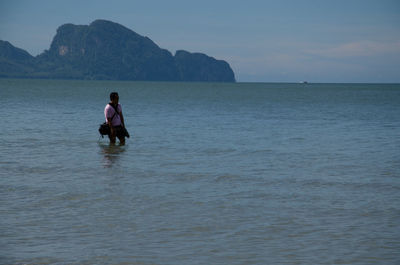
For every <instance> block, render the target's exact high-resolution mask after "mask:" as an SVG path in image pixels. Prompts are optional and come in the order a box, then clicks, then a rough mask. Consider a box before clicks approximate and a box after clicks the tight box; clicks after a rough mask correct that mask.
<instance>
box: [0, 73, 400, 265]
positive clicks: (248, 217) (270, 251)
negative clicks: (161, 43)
mask: <svg viewBox="0 0 400 265" xmlns="http://www.w3.org/2000/svg"><path fill="white" fill-rule="evenodd" d="M114 90H115V91H118V92H119V94H120V103H121V104H122V107H123V112H124V116H125V120H126V124H127V127H128V129H129V131H130V133H131V136H132V137H131V138H130V139H128V140H127V144H126V145H125V146H119V145H116V146H110V145H109V144H108V141H107V139H105V138H104V139H101V138H99V135H98V132H97V128H98V125H99V124H100V123H102V122H103V119H104V118H103V109H104V106H105V104H106V103H107V102H108V95H109V93H110V92H111V91H114ZM0 106H1V110H2V111H1V113H2V115H3V119H2V126H1V130H0V216H1V218H0V263H1V264H53V263H54V264H69V263H75V264H399V263H400V252H399V249H400V86H399V85H378V84H374V85H368V84H308V85H304V84H244V83H237V84H211V83H210V84H209V83H202V84H200V83H141V82H100V81H51V80H4V79H3V80H1V79H0Z"/></svg>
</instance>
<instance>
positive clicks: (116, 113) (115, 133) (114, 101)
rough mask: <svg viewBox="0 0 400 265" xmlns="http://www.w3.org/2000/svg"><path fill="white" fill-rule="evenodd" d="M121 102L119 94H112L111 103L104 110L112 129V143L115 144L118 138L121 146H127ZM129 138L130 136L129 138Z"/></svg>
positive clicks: (110, 136) (110, 135)
mask: <svg viewBox="0 0 400 265" xmlns="http://www.w3.org/2000/svg"><path fill="white" fill-rule="evenodd" d="M118 102H119V96H118V93H117V92H112V93H111V94H110V103H108V104H107V106H106V107H105V109H104V115H105V117H106V122H107V124H108V126H109V127H110V134H109V135H108V137H109V138H110V143H112V144H115V141H116V137H118V139H119V142H120V144H121V145H124V144H125V136H128V135H127V133H126V129H125V122H124V116H123V115H122V107H121V104H119V103H118ZM128 137H129V136H128Z"/></svg>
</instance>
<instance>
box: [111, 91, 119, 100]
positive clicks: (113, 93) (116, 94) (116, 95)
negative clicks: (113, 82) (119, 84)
mask: <svg viewBox="0 0 400 265" xmlns="http://www.w3.org/2000/svg"><path fill="white" fill-rule="evenodd" d="M116 97H118V93H117V92H112V93H111V94H110V100H113V99H114V98H116Z"/></svg>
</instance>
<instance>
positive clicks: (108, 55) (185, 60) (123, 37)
mask: <svg viewBox="0 0 400 265" xmlns="http://www.w3.org/2000/svg"><path fill="white" fill-rule="evenodd" d="M0 77H9V78H52V79H89V80H135V81H187V82H190V81H198V82H235V75H234V73H233V71H232V69H231V67H230V66H229V64H228V63H227V62H226V61H223V60H217V59H215V58H213V57H210V56H207V55H205V54H202V53H190V52H187V51H184V50H179V51H177V52H176V53H175V55H174V56H173V55H172V54H171V53H170V52H169V51H167V50H165V49H162V48H160V47H159V46H157V44H155V43H154V42H153V41H152V40H151V39H149V38H148V37H143V36H141V35H139V34H137V33H136V32H134V31H132V30H130V29H128V28H126V27H124V26H122V25H120V24H117V23H114V22H111V21H106V20H96V21H94V22H92V23H91V24H90V25H73V24H64V25H62V26H60V27H59V28H58V29H57V34H56V36H55V37H54V38H53V41H52V43H51V46H50V49H49V50H46V51H44V52H43V53H42V54H39V55H38V56H36V57H34V56H32V55H30V54H29V53H28V52H26V51H24V50H22V49H19V48H17V47H14V46H13V45H12V44H10V43H9V42H7V41H2V40H0Z"/></svg>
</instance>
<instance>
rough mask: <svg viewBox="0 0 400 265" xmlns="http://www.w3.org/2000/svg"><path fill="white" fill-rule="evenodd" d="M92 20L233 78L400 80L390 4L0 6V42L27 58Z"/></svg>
mask: <svg viewBox="0 0 400 265" xmlns="http://www.w3.org/2000/svg"><path fill="white" fill-rule="evenodd" d="M99 18H101V19H107V20H111V21H114V22H117V23H120V24H122V25H124V26H126V27H128V28H130V29H132V30H133V31H135V32H137V33H138V34H141V35H143V36H148V37H149V38H150V39H152V40H153V41H154V42H155V43H157V44H158V45H159V46H160V47H161V48H165V49H167V50H169V51H170V52H171V53H172V54H174V53H175V51H176V50H178V49H184V50H188V51H190V52H202V53H206V54H208V55H210V56H213V57H215V58H217V59H223V60H226V61H227V62H228V63H229V64H230V65H231V67H232V68H233V70H234V72H235V75H236V79H237V80H238V81H239V82H246V81H251V82H253V81H256V82H299V81H302V80H308V81H309V82H396V83H399V82H400V0H264V1H258V0H248V1H243V0H241V1H236V0H220V1H218V0H201V1H198V0H196V1H189V0H186V1H184V0H164V1H155V0H147V1H135V0H132V1H118V0H113V1H109V0H108V1H106V0H99V1H93V0H81V1H76V0H69V1H61V0H43V1H40V0H39V1H34V0H31V1H28V0H0V39H2V40H7V41H10V42H11V43H12V44H13V45H14V46H17V47H19V48H22V49H25V50H27V51H28V52H29V53H31V54H32V55H37V54H39V53H41V52H43V51H44V50H45V49H48V48H49V47H50V43H51V41H52V38H53V37H54V35H55V33H56V30H57V28H58V27H59V26H60V25H62V24H65V23H73V24H86V25H87V24H90V23H91V22H92V21H93V20H95V19H99Z"/></svg>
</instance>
